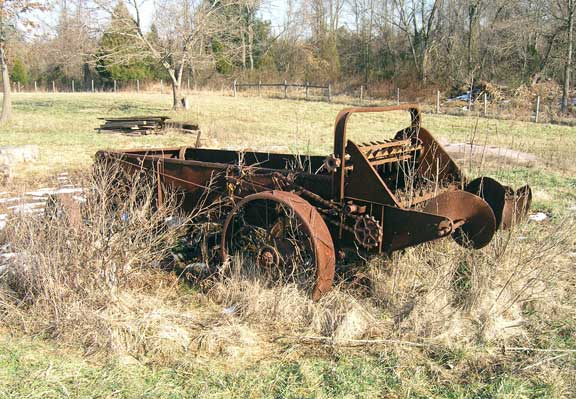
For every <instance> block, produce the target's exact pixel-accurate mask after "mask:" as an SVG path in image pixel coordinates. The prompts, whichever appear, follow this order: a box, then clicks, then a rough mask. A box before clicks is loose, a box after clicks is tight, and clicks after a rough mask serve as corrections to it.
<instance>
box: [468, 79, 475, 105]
mask: <svg viewBox="0 0 576 399" xmlns="http://www.w3.org/2000/svg"><path fill="white" fill-rule="evenodd" d="M473 91H474V78H472V81H471V82H470V93H469V94H468V112H470V111H472V92H473Z"/></svg>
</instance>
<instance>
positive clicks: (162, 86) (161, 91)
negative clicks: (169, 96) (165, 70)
mask: <svg viewBox="0 0 576 399" xmlns="http://www.w3.org/2000/svg"><path fill="white" fill-rule="evenodd" d="M160 94H164V82H163V81H162V79H160Z"/></svg>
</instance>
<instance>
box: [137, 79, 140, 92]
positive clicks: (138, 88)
mask: <svg viewBox="0 0 576 399" xmlns="http://www.w3.org/2000/svg"><path fill="white" fill-rule="evenodd" d="M136 93H140V79H136Z"/></svg>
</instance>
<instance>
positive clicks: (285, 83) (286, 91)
mask: <svg viewBox="0 0 576 399" xmlns="http://www.w3.org/2000/svg"><path fill="white" fill-rule="evenodd" d="M284 98H288V82H287V81H286V80H284Z"/></svg>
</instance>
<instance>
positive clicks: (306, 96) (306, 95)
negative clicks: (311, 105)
mask: <svg viewBox="0 0 576 399" xmlns="http://www.w3.org/2000/svg"><path fill="white" fill-rule="evenodd" d="M308 85H309V84H308V81H306V92H305V93H306V94H305V95H304V96H305V98H306V99H308Z"/></svg>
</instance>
